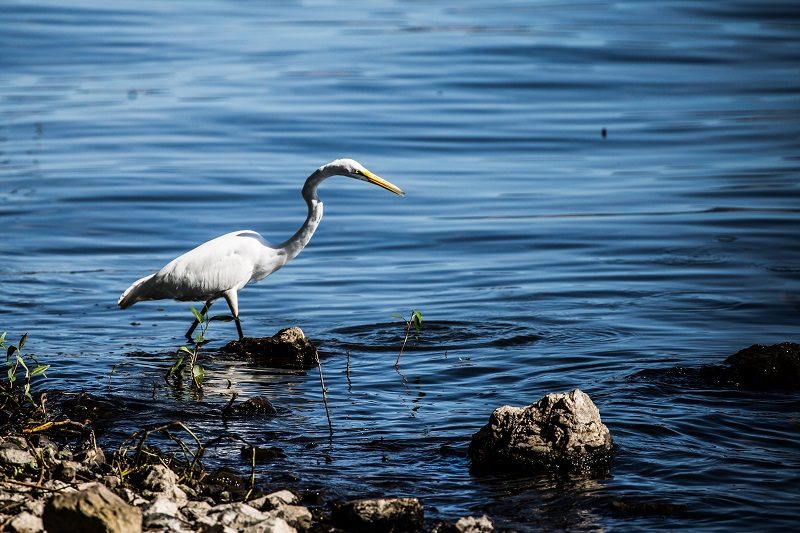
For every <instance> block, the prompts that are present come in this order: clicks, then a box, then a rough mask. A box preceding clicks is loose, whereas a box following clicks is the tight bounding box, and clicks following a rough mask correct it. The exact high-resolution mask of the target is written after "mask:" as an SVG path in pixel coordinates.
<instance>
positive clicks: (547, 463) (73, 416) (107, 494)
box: [0, 329, 800, 533]
mask: <svg viewBox="0 0 800 533" xmlns="http://www.w3.org/2000/svg"><path fill="white" fill-rule="evenodd" d="M297 331H298V332H299V335H296V334H294V333H292V334H291V335H287V334H286V330H284V331H282V332H279V334H277V335H276V336H275V337H273V338H271V339H265V340H262V342H254V341H251V342H248V343H239V344H231V345H229V346H228V347H226V348H227V349H229V350H233V351H240V350H241V351H243V352H246V353H243V356H246V357H249V358H253V357H261V358H265V360H268V361H269V354H268V353H267V351H265V349H264V347H265V346H268V347H269V348H270V349H273V348H274V347H275V346H277V347H278V348H279V350H278V353H279V356H280V358H281V360H282V361H284V362H287V361H288V362H289V364H291V365H293V366H295V367H308V366H309V365H310V364H311V363H312V362H313V361H314V360H315V359H316V360H317V362H318V359H317V357H318V356H317V354H316V349H315V348H313V345H311V343H310V342H308V340H307V339H305V337H304V336H302V332H300V330H299V329H297ZM276 339H278V340H280V342H277V343H276ZM23 341H24V339H23ZM21 344H23V342H21V343H20V345H21ZM290 345H294V346H295V348H297V349H296V350H294V351H293V350H292V349H290V348H291V346H290ZM270 364H275V362H274V361H270ZM743 369H744V370H743ZM798 369H800V346H798V345H797V344H791V343H784V344H780V345H774V346H769V347H762V346H753V347H751V348H748V349H746V350H743V351H741V352H739V353H737V354H735V355H734V356H732V357H731V358H729V359H728V360H726V361H725V366H722V367H713V372H712V370H708V368H705V367H704V368H703V369H700V370H698V375H701V376H704V377H705V376H707V375H712V376H713V379H714V381H715V382H717V383H720V384H721V385H723V386H724V385H729V384H730V383H731V382H734V380H735V383H736V385H737V386H741V385H740V384H744V385H747V386H754V385H753V384H754V383H755V384H756V386H761V385H763V383H764V382H766V383H768V384H770V385H775V384H778V386H785V385H786V384H787V383H790V384H792V385H795V386H796V382H795V381H793V378H794V377H797V373H798ZM745 375H746V376H747V379H748V380H749V381H746V382H745V380H744V378H743V377H742V376H745ZM720 376H723V377H724V380H723V379H722V378H720ZM752 376H757V377H759V378H760V379H762V378H763V379H762V381H759V382H755V381H754V378H753V377H752ZM789 378H792V379H790V380H789V381H787V379H789ZM743 382H744V383H743ZM46 395H47V394H46V393H40V394H39V395H38V398H36V399H35V398H34V397H33V396H32V395H31V394H30V393H29V389H28V387H23V386H20V383H16V384H15V383H14V382H13V381H11V382H2V383H0V414H2V420H0V422H2V425H0V530H2V531H11V532H15V533H38V532H41V531H47V532H48V533H61V532H71V531H83V532H95V531H96V532H111V533H116V532H119V533H123V532H124V533H129V532H134V533H135V532H139V531H169V532H181V533H183V532H203V533H212V532H213V533H217V532H219V533H227V532H231V533H232V532H237V531H239V532H245V533H265V532H279V533H290V532H301V533H306V532H308V533H316V532H320V533H322V532H325V533H333V532H345V531H355V532H377V533H380V532H398V533H399V532H417V531H430V532H433V533H458V532H461V533H466V532H469V533H482V532H489V531H496V530H498V529H495V527H494V525H493V524H492V521H491V519H490V517H487V516H480V517H478V516H465V517H461V518H459V519H458V520H456V521H454V522H434V521H432V520H426V519H425V509H424V505H423V502H422V501H420V500H419V499H418V498H414V497H384V498H376V499H356V500H350V501H320V500H317V499H315V498H313V497H310V495H304V494H302V493H301V492H299V491H297V490H293V488H292V487H290V486H289V487H285V488H283V489H282V490H272V489H274V487H272V488H271V489H270V490H269V491H264V490H263V489H261V488H260V487H258V486H256V484H255V469H256V466H255V465H256V457H257V454H258V453H260V452H263V450H258V449H257V448H255V447H249V448H248V447H247V446H245V447H243V456H244V457H251V460H252V468H253V474H252V476H251V480H250V483H249V487H243V485H242V484H241V483H239V484H238V485H237V484H236V480H226V479H225V476H224V475H219V474H218V473H208V472H206V471H205V470H204V469H203V465H202V461H201V459H202V457H203V452H204V451H205V449H206V447H208V446H209V445H210V443H205V445H204V444H203V443H201V442H200V440H199V439H198V438H197V437H196V436H195V434H194V433H193V432H192V431H191V429H190V428H188V427H186V426H185V425H184V424H183V423H181V422H172V423H166V424H161V425H157V426H152V427H148V428H143V429H142V430H140V431H138V432H136V433H134V434H133V435H131V437H130V438H129V439H127V440H126V441H125V442H123V443H121V444H120V445H119V448H118V449H116V450H115V451H114V452H113V453H109V452H108V450H103V449H102V448H101V447H99V446H98V445H97V442H96V439H95V434H94V431H93V430H92V427H91V419H92V416H91V414H92V408H91V405H92V404H93V403H102V400H98V399H94V398H88V401H86V400H87V398H84V400H83V401H81V400H78V401H76V400H75V399H74V398H73V399H64V398H59V397H58V395H55V394H52V395H51V396H52V398H51V400H49V403H48V406H47V407H46V406H45V403H46ZM83 396H86V395H83ZM231 404H233V401H231ZM231 404H229V405H228V407H227V408H226V409H229V410H230V411H231V412H232V413H239V414H245V415H246V414H248V413H255V414H263V413H269V412H272V411H274V408H273V407H272V405H271V404H270V403H269V401H268V400H266V399H259V398H255V399H250V400H248V401H247V402H243V403H240V404H237V405H236V406H232V405H231ZM87 406H88V407H87ZM78 413H80V415H78ZM74 420H82V422H76V421H74ZM157 437H160V438H161V439H162V440H161V441H158V438H157ZM164 441H169V442H172V443H173V445H177V447H178V449H179V450H181V454H176V453H173V452H164V451H162V450H161V449H160V448H159V446H158V443H159V442H164ZM154 442H155V443H154ZM267 451H268V450H267ZM613 452H614V445H613V443H612V439H611V434H610V432H609V430H608V428H607V427H606V426H605V425H604V424H603V423H602V421H601V420H600V413H599V410H598V409H597V407H596V406H595V405H594V403H593V402H592V400H591V398H589V396H588V395H587V394H585V393H584V392H582V391H580V390H578V389H575V390H573V391H570V392H566V393H558V394H548V395H546V396H544V397H543V398H541V399H540V400H539V401H537V402H535V403H533V404H530V405H528V406H525V407H510V406H503V407H499V408H497V409H495V410H494V412H492V414H491V416H490V417H489V421H488V423H487V424H486V425H485V426H484V427H483V428H481V430H480V431H478V432H477V433H475V435H473V437H472V441H471V444H470V446H469V458H470V464H471V468H472V470H473V471H474V472H476V473H479V472H484V471H492V470H495V469H498V470H510V471H514V472H526V473H527V472H548V473H550V474H554V475H558V474H569V475H573V476H574V475H580V476H585V477H590V478H596V477H604V476H605V475H607V473H608V472H609V469H610V467H611V462H612V459H613ZM232 477H236V476H235V475H234V476H232ZM612 503H613V504H614V510H615V512H619V513H628V514H630V513H633V514H642V513H649V512H656V513H657V514H660V513H664V512H667V511H669V512H682V511H683V509H682V508H680V507H676V506H671V507H670V506H669V505H665V504H657V505H654V504H649V505H643V504H636V502H634V504H631V503H630V502H625V501H615V502H612Z"/></svg>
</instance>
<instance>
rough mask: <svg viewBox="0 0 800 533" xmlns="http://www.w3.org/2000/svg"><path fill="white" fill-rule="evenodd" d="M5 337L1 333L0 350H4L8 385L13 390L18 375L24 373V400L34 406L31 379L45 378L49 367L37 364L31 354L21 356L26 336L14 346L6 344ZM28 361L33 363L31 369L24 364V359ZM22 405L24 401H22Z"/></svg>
mask: <svg viewBox="0 0 800 533" xmlns="http://www.w3.org/2000/svg"><path fill="white" fill-rule="evenodd" d="M6 336H7V332H3V333H2V334H0V349H5V350H6V368H7V371H8V372H7V375H8V383H9V385H10V386H11V387H12V388H13V387H14V384H15V383H16V382H17V380H18V379H19V377H20V376H19V374H20V372H21V370H20V368H22V371H24V372H25V375H24V377H23V378H22V380H23V385H22V392H23V394H24V396H25V398H26V399H27V400H28V401H29V402H30V403H31V405H33V406H36V402H35V401H34V400H33V396H31V378H32V377H34V376H39V375H42V376H44V377H47V375H46V374H45V372H47V369H48V368H50V365H43V364H41V363H39V361H38V360H37V359H36V357H34V356H33V355H32V354H27V355H25V356H23V354H22V349H23V348H24V347H25V341H26V340H28V334H27V333H25V334H24V335H23V336H22V337H21V338H20V339H19V342H18V343H17V344H16V345H14V344H6ZM26 357H27V358H28V359H30V361H31V362H33V364H34V365H36V366H34V367H33V369H32V370H31V368H30V367H29V366H28V365H27V364H26V363H25V358H26ZM23 403H24V400H23Z"/></svg>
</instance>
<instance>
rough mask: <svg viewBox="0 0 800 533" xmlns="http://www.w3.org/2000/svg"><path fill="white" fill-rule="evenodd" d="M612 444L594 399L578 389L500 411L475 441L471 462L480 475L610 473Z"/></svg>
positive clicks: (495, 413) (474, 437) (470, 448)
mask: <svg viewBox="0 0 800 533" xmlns="http://www.w3.org/2000/svg"><path fill="white" fill-rule="evenodd" d="M611 450H612V443H611V434H610V433H609V431H608V428H607V427H606V426H605V425H604V424H603V422H602V421H601V420H600V412H599V411H598V410H597V407H595V405H594V403H593V402H592V400H591V398H589V396H588V395H587V394H585V393H583V392H581V391H580V390H578V389H575V390H573V391H571V392H568V393H561V394H548V395H547V396H545V397H544V398H542V399H541V400H539V401H538V402H536V403H535V404H532V405H529V406H527V407H510V406H508V405H506V406H503V407H499V408H497V409H495V410H494V412H492V414H491V416H490V417H489V423H488V424H486V425H485V426H483V428H481V430H480V431H478V432H477V433H476V434H475V435H473V436H472V442H471V443H470V447H469V457H470V459H471V460H472V466H473V468H474V469H477V470H486V469H489V468H494V467H500V468H514V469H522V470H525V471H541V470H559V469H567V470H579V471H584V472H586V473H589V472H593V471H595V470H596V469H599V468H605V467H607V464H608V461H609V459H610V457H611Z"/></svg>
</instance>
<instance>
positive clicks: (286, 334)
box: [272, 326, 306, 344]
mask: <svg viewBox="0 0 800 533" xmlns="http://www.w3.org/2000/svg"><path fill="white" fill-rule="evenodd" d="M272 338H273V339H275V340H276V341H278V342H283V343H287V344H294V343H296V342H302V341H304V340H306V334H305V333H303V330H302V329H300V328H299V327H297V326H292V327H291V328H286V329H282V330H280V331H279V332H278V333H276V334H275V335H273V336H272Z"/></svg>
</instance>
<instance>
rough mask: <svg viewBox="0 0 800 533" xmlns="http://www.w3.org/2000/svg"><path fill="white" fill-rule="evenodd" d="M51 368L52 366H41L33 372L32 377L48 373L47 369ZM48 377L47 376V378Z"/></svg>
mask: <svg viewBox="0 0 800 533" xmlns="http://www.w3.org/2000/svg"><path fill="white" fill-rule="evenodd" d="M48 368H50V365H39V366H37V367H36V368H34V369H33V371H31V376H38V375H39V374H44V373H45V372H47V369H48ZM45 377H47V376H45Z"/></svg>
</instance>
